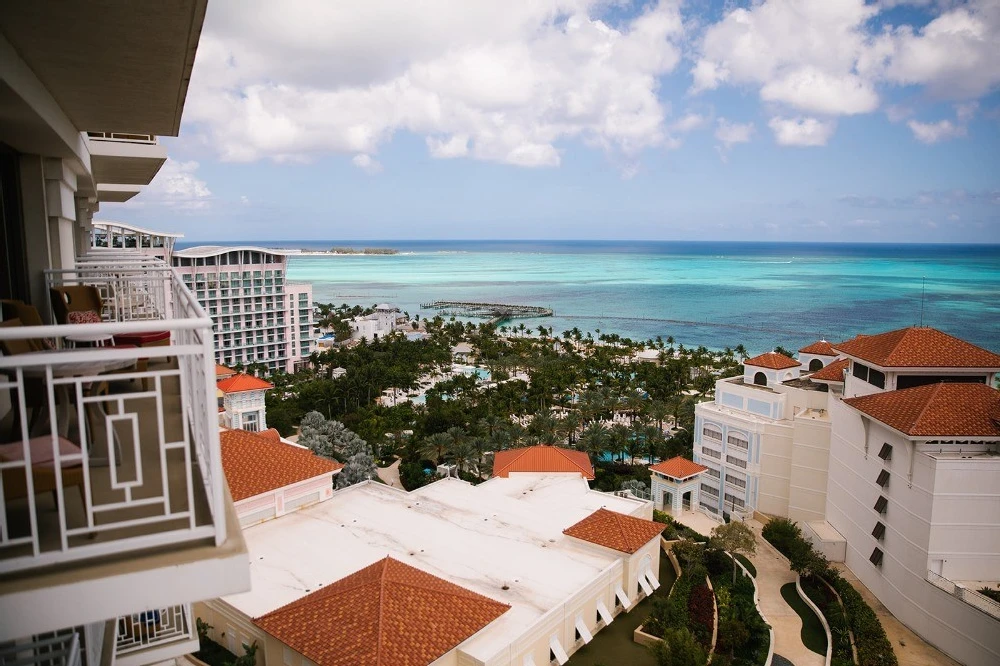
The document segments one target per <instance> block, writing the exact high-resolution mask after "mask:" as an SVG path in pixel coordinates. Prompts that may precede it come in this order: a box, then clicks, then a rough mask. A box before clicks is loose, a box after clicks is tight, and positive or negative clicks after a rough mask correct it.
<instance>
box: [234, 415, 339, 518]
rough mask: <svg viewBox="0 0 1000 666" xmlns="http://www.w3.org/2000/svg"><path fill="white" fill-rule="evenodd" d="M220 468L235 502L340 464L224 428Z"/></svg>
mask: <svg viewBox="0 0 1000 666" xmlns="http://www.w3.org/2000/svg"><path fill="white" fill-rule="evenodd" d="M219 441H220V442H221V444H222V471H223V472H224V473H225V475H226V481H228V482H229V491H230V492H231V493H232V495H233V501H234V502H238V501H240V500H242V499H246V498H247V497H253V496H255V495H260V494H261V493H266V492H268V491H269V490H275V489H277V488H282V487H284V486H288V485H291V484H293V483H298V482H300V481H305V480H306V479H311V478H314V477H317V476H321V475H323V474H329V473H330V472H335V471H337V470H338V469H341V468H342V467H343V465H342V464H340V463H339V462H336V461H334V460H327V459H326V458H320V457H319V456H317V455H316V454H315V453H313V452H312V451H310V450H309V449H300V448H298V447H297V446H291V445H290V444H285V443H283V442H280V441H276V440H274V439H271V438H269V437H264V436H262V435H258V434H257V433H253V432H247V431H246V430H224V431H222V432H221V433H219Z"/></svg>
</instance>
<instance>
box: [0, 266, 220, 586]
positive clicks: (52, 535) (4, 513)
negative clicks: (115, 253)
mask: <svg viewBox="0 0 1000 666" xmlns="http://www.w3.org/2000/svg"><path fill="white" fill-rule="evenodd" d="M47 279H48V281H49V284H50V285H52V286H69V285H92V286H94V287H96V288H97V290H98V291H99V292H100V293H101V294H102V296H103V297H104V299H105V307H104V309H103V312H102V315H103V317H104V319H105V321H103V322H102V323H81V324H67V325H54V326H7V327H2V328H0V343H3V344H2V346H4V347H7V348H8V350H11V351H12V350H13V349H18V351H21V352H25V353H16V352H14V353H13V354H12V355H4V356H0V393H2V394H7V395H9V396H10V401H9V404H10V406H11V407H10V411H11V413H10V414H9V415H7V416H0V423H2V424H3V425H4V426H5V427H6V429H0V434H4V433H7V434H8V436H6V437H5V439H6V441H8V442H11V440H13V441H12V442H11V443H8V444H3V445H2V446H0V473H2V477H0V480H2V491H0V518H3V520H2V522H0V573H6V572H11V571H20V570H25V569H30V568H34V567H40V566H46V565H50V564H56V563H63V562H70V561H80V560H85V559H88V558H100V557H104V556H107V555H111V554H119V553H122V552H124V551H130V550H139V549H146V548H150V547H157V546H168V545H173V544H179V543H183V542H187V541H193V540H202V539H214V541H215V544H216V545H220V544H221V543H222V541H223V540H224V538H225V532H226V527H225V505H224V487H223V478H222V466H221V460H220V453H219V436H218V427H217V421H218V415H217V408H215V407H214V405H215V402H216V400H215V361H214V355H213V346H212V320H211V319H210V318H209V317H208V316H207V315H206V314H205V312H204V310H203V309H202V308H201V306H200V305H199V304H198V302H197V300H195V299H194V297H193V296H192V295H191V292H190V291H188V290H187V289H186V288H185V287H184V285H183V283H182V282H181V281H180V279H178V277H177V275H176V273H175V272H174V271H173V270H172V269H170V268H169V267H168V266H167V265H166V264H165V263H164V262H162V261H160V260H157V259H146V260H144V261H142V262H139V263H128V262H124V261H122V260H120V259H114V258H111V257H108V258H107V263H101V261H100V260H99V259H98V258H95V257H94V256H93V255H88V256H85V257H82V258H81V259H80V261H79V263H78V267H77V268H76V269H75V270H62V271H49V272H47ZM151 331H168V332H169V334H170V339H169V344H168V345H164V346H155V347H148V346H147V347H128V346H105V347H86V348H73V345H74V344H94V342H95V341H97V340H100V341H106V342H107V344H111V343H112V341H113V339H114V336H118V335H127V334H137V333H147V332H151ZM74 337H75V338H78V339H80V338H82V339H85V340H87V341H89V342H87V343H82V342H77V343H74V342H73V341H72V340H71V339H72V338H74ZM49 347H51V348H49ZM5 402H6V401H5ZM11 424H13V425H11Z"/></svg>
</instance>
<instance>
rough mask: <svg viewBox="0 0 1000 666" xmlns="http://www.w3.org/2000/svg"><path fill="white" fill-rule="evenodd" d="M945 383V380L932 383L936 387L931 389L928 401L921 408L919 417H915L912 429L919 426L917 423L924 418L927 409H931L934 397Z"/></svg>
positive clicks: (911, 425)
mask: <svg viewBox="0 0 1000 666" xmlns="http://www.w3.org/2000/svg"><path fill="white" fill-rule="evenodd" d="M944 384H945V383H944V382H938V383H937V384H933V385H932V386H933V387H934V388H933V389H931V394H930V396H929V397H928V398H927V402H925V403H924V406H923V407H922V408H921V409H920V413H919V414H917V417H916V418H915V419H913V423H911V424H910V429H911V430H913V429H915V428H916V427H917V424H918V423H920V419H922V418H923V417H924V414H925V413H926V412H927V410H928V409H930V406H931V403H932V402H934V399H935V398H936V397H937V394H938V392H939V391H940V390H941V387H942V386H944Z"/></svg>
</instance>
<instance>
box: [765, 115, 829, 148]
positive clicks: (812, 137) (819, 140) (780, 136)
mask: <svg viewBox="0 0 1000 666" xmlns="http://www.w3.org/2000/svg"><path fill="white" fill-rule="evenodd" d="M767 126H768V127H770V128H771V131H772V132H774V139H775V141H777V142H778V145H781V146H825V145H826V143H827V141H829V140H830V137H831V136H833V131H834V130H835V129H837V123H836V121H833V120H826V121H823V120H818V119H816V118H801V117H799V118H782V117H780V116H775V117H774V118H771V120H770V121H769V122H768V123H767Z"/></svg>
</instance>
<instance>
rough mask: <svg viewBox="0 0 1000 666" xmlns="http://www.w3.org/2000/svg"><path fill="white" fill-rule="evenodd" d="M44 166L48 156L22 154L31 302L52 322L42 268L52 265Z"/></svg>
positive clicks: (21, 174)
mask: <svg viewBox="0 0 1000 666" xmlns="http://www.w3.org/2000/svg"><path fill="white" fill-rule="evenodd" d="M43 165H44V159H43V158H42V157H41V156H39V155H21V156H20V164H19V166H20V181H21V212H22V217H23V219H24V255H25V261H26V262H27V265H28V273H29V275H28V288H29V290H30V293H31V304H32V305H34V306H35V307H36V308H37V309H38V312H39V314H40V315H41V316H42V318H43V319H44V320H45V321H47V322H49V319H50V317H49V291H48V287H47V286H46V284H45V274H44V273H43V272H42V271H44V270H45V269H46V268H51V267H52V263H51V261H52V259H51V255H50V252H49V246H50V241H49V223H48V214H47V213H46V205H45V204H46V197H45V174H44V168H43ZM49 323H51V322H49Z"/></svg>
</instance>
